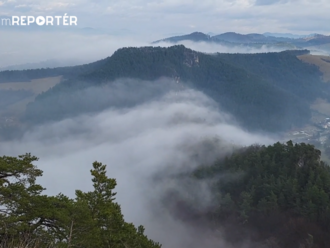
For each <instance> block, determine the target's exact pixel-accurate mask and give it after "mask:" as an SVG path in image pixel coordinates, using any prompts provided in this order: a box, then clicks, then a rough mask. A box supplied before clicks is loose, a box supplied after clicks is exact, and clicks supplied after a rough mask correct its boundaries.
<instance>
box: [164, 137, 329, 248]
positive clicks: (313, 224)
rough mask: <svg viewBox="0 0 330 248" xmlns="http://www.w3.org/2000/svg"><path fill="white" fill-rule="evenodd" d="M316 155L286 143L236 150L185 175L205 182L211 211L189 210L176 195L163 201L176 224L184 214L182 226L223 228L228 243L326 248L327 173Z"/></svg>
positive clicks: (309, 148)
mask: <svg viewBox="0 0 330 248" xmlns="http://www.w3.org/2000/svg"><path fill="white" fill-rule="evenodd" d="M320 155H321V152H320V151H319V150H317V149H315V148H314V147H313V146H312V145H308V144H304V143H301V144H293V143H292V142H291V141H289V142H287V143H286V144H281V143H276V144H274V145H270V146H259V145H254V146H249V147H245V148H241V149H239V150H236V151H235V152H234V153H232V154H231V155H229V156H227V157H226V158H224V159H220V160H218V161H217V162H216V163H215V164H213V165H212V166H203V167H200V168H198V169H197V170H196V171H194V172H193V174H192V175H191V176H192V177H193V178H195V180H205V181H208V182H211V190H212V196H213V197H214V199H213V201H214V203H213V204H212V206H213V207H211V208H205V209H203V210H198V211H197V210H193V209H194V207H193V206H188V205H186V204H185V203H184V201H185V200H184V199H187V196H186V195H184V196H183V195H182V196H180V194H176V196H175V197H174V195H172V198H169V199H172V206H176V207H175V208H174V210H173V211H174V212H176V213H177V214H178V215H177V217H178V218H182V217H183V215H181V214H180V213H186V214H185V219H184V221H191V223H195V221H196V220H199V221H201V220H204V221H206V222H208V223H209V225H210V226H211V228H212V229H219V228H221V227H225V228H224V230H225V232H226V237H227V239H228V240H229V241H230V242H233V243H239V242H241V240H244V239H251V240H253V241H255V242H259V243H260V244H263V245H265V246H261V247H281V248H300V247H313V248H315V247H318V248H323V247H324V248H325V247H328V244H329V241H330V239H329V235H328V234H329V231H330V225H329V223H330V222H329V221H330V207H329V206H330V167H329V166H328V165H327V164H325V163H324V162H322V161H321V160H320ZM179 180H180V179H179ZM178 192H180V190H179V189H178ZM182 201H183V202H182ZM175 202H176V203H179V202H181V203H180V204H175ZM238 236H239V237H240V238H239V239H237V237H238Z"/></svg>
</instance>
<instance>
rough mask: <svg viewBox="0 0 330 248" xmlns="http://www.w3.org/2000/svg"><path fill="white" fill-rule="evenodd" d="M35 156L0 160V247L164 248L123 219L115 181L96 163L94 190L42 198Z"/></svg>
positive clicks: (140, 229) (139, 228)
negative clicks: (117, 201)
mask: <svg viewBox="0 0 330 248" xmlns="http://www.w3.org/2000/svg"><path fill="white" fill-rule="evenodd" d="M34 161H37V158H36V157H35V156H32V155H31V154H25V155H21V156H18V157H8V156H3V157H0V223H1V224H0V240H1V243H0V247H16V246H17V245H21V246H24V247H38V248H42V247H84V248H91V247H111V248H117V247H118V248H129V247H131V248H138V247H141V248H142V247H143V248H149V247H150V248H160V247H161V245H160V244H158V243H156V242H154V241H152V240H150V239H148V238H147V236H146V235H145V234H144V227H143V226H139V227H137V228H136V227H135V226H134V225H133V224H132V223H127V222H125V220H124V217H123V214H122V213H121V208H120V205H119V204H118V203H116V202H115V198H114V196H115V195H116V193H115V192H114V189H115V187H116V180H115V179H112V178H108V177H107V175H106V165H104V164H102V163H99V162H94V163H93V168H92V170H91V175H92V182H93V187H94V190H93V191H91V192H82V191H81V190H76V197H75V199H70V198H69V197H67V196H65V195H63V194H58V195H57V196H47V195H44V194H42V191H43V190H44V188H43V187H42V186H41V185H39V184H37V183H36V179H37V177H40V176H42V171H41V170H40V169H38V168H37V167H36V166H35V165H33V162H34Z"/></svg>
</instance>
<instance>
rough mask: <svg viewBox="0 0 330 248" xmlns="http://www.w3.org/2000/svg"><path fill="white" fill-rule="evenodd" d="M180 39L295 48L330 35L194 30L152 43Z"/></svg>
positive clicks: (328, 40)
mask: <svg viewBox="0 0 330 248" xmlns="http://www.w3.org/2000/svg"><path fill="white" fill-rule="evenodd" d="M182 41H194V42H201V41H203V42H212V43H219V44H224V45H238V44H239V45H250V46H251V45H252V46H253V45H264V44H268V45H269V44H271V45H280V44H282V45H285V44H286V45H291V46H294V47H296V48H298V49H299V48H306V47H312V46H319V45H324V44H330V36H326V35H322V34H311V35H307V36H297V35H293V34H276V33H264V34H239V33H235V32H227V33H223V34H218V35H213V36H211V35H208V34H204V33H201V32H194V33H191V34H187V35H181V36H173V37H169V38H165V39H161V40H157V41H154V42H153V44H157V43H160V42H169V43H179V42H182Z"/></svg>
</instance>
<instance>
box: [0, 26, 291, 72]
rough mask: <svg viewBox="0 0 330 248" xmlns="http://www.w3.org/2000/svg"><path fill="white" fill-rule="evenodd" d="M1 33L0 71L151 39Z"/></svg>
mask: <svg viewBox="0 0 330 248" xmlns="http://www.w3.org/2000/svg"><path fill="white" fill-rule="evenodd" d="M0 35H1V41H0V57H1V61H0V70H3V69H32V68H40V67H55V66H71V65H74V64H84V63H90V62H94V61H96V60H99V59H103V58H105V57H108V56H111V55H112V54H113V53H114V52H115V51H116V50H118V49H119V48H122V47H132V46H133V47H141V46H151V42H153V41H154V40H150V39H151V38H150V37H146V36H137V35H136V36H116V35H108V34H85V33H79V32H77V33H75V32H38V31H31V32H23V31H21V32H18V31H6V30H1V31H0ZM164 38H166V37H164ZM181 44H184V45H185V46H186V47H188V48H191V49H193V50H197V51H200V52H205V53H214V52H220V53H261V52H271V51H273V52H278V51H283V50H285V49H287V48H285V47H271V46H262V47H260V48H254V47H246V46H240V45H237V46H234V47H226V46H223V45H220V44H212V43H205V42H190V41H184V42H182V43H181ZM171 45H173V44H170V43H165V42H162V43H159V44H153V46H164V47H168V46H171ZM9 66H11V67H9ZM13 66H15V67H13ZM8 67H9V68H8ZM1 68H3V69H1Z"/></svg>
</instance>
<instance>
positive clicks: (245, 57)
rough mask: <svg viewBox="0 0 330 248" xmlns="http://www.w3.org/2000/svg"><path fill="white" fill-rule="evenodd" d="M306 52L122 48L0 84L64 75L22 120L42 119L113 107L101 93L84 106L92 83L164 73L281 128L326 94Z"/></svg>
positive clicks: (3, 75)
mask: <svg viewBox="0 0 330 248" xmlns="http://www.w3.org/2000/svg"><path fill="white" fill-rule="evenodd" d="M303 53H308V51H305V50H303V51H285V52H280V53H263V54H204V53H199V52H195V51H193V50H190V49H187V48H185V47H184V46H182V45H179V46H173V47H169V48H161V47H143V48H122V49H119V50H118V51H116V52H115V53H114V54H113V55H112V56H111V57H109V58H106V59H104V60H102V61H98V62H95V63H92V64H88V65H83V66H76V67H67V68H56V69H44V70H28V71H25V72H24V71H6V72H0V81H1V82H4V81H8V80H14V79H15V77H16V76H17V77H18V78H20V77H23V78H24V76H23V75H25V76H26V77H27V78H33V77H45V76H55V75H63V76H64V80H63V82H62V83H60V84H58V85H56V86H55V87H54V88H52V89H50V90H48V91H47V92H45V93H42V94H41V95H39V96H38V97H37V98H36V100H35V101H34V102H33V103H31V104H30V105H29V106H28V107H27V111H26V114H25V117H24V121H30V122H37V123H42V122H45V121H50V120H59V119H62V118H65V117H72V116H74V115H77V114H81V113H86V112H93V111H100V110H102V109H105V108H108V107H111V103H110V102H111V101H110V102H109V101H108V99H107V96H102V95H100V97H99V98H98V100H97V101H89V102H90V103H89V104H88V106H86V102H87V100H88V99H89V98H93V96H91V95H89V94H90V92H88V90H87V89H88V88H90V87H96V86H97V87H98V86H100V87H104V86H105V85H108V86H110V88H111V84H112V83H113V82H114V80H117V79H121V78H126V79H127V78H130V79H138V80H146V81H153V80H157V79H159V78H162V77H166V78H168V80H169V81H171V82H175V81H177V82H178V83H180V84H181V85H184V86H185V87H190V88H194V89H197V90H200V91H202V92H204V93H205V94H207V95H208V96H210V97H212V98H213V99H214V100H215V101H216V102H217V103H218V104H219V105H220V106H221V108H223V109H224V110H225V111H227V112H229V113H231V114H232V115H233V116H235V118H237V120H238V122H239V123H240V124H241V125H242V126H244V127H245V128H247V129H250V130H266V131H283V130H287V129H288V128H292V127H299V126H302V125H304V124H305V123H306V122H308V121H309V119H310V117H311V112H310V109H309V105H310V103H311V102H312V101H313V100H314V99H315V98H316V97H328V93H327V92H328V91H326V90H324V89H325V87H326V86H325V85H324V84H323V83H322V82H321V80H320V76H321V73H320V71H319V70H318V68H317V67H316V66H313V65H310V64H306V63H303V62H302V61H300V60H299V59H298V58H297V57H296V56H297V55H299V54H303ZM94 98H95V96H94ZM82 106H84V107H82ZM278 120H281V121H280V122H279V121H278Z"/></svg>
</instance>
